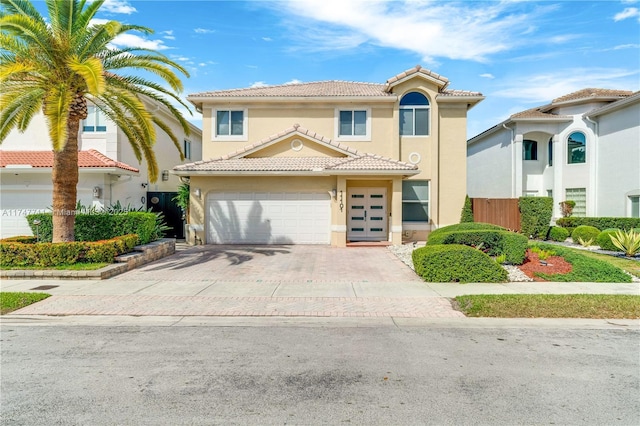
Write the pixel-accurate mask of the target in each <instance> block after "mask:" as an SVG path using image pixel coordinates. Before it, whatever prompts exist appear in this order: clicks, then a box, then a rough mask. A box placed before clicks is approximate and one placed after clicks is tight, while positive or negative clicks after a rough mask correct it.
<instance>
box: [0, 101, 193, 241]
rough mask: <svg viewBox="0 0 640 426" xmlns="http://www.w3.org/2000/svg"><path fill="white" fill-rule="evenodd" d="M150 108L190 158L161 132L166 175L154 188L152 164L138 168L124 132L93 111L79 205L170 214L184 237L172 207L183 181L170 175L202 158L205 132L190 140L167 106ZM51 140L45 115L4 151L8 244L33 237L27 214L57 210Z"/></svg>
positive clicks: (0, 207) (84, 129) (159, 154)
mask: <svg viewBox="0 0 640 426" xmlns="http://www.w3.org/2000/svg"><path fill="white" fill-rule="evenodd" d="M148 102H149V104H148V105H149V110H150V111H151V112H152V113H153V114H161V115H162V117H163V118H164V119H165V120H166V123H167V124H168V125H169V126H170V128H171V129H172V130H173V132H174V134H175V135H176V136H177V137H178V140H179V141H181V143H182V145H183V146H182V148H183V150H184V149H185V147H186V148H187V150H188V151H189V152H188V154H189V155H188V157H189V158H187V159H185V161H181V160H180V154H179V152H178V150H177V149H176V147H175V146H174V144H173V142H172V141H171V140H170V139H169V137H168V136H167V135H166V134H165V133H164V132H163V131H162V130H160V129H159V128H157V129H156V134H157V140H156V144H155V147H154V151H155V154H156V159H157V162H158V168H159V170H160V172H159V176H158V181H157V182H155V183H150V182H149V179H148V174H147V165H146V163H145V162H144V161H142V162H141V163H139V162H138V160H137V159H136V157H135V155H134V153H133V150H132V149H131V146H130V145H129V142H128V141H127V139H126V137H125V135H124V134H123V133H122V131H121V130H119V129H118V128H117V127H116V126H115V124H113V123H112V122H111V121H108V120H106V118H105V117H104V116H103V115H102V113H101V112H99V111H98V110H97V109H96V108H95V107H92V106H90V107H89V116H88V117H87V119H86V120H84V121H83V123H82V125H81V126H80V135H79V139H78V143H79V153H78V165H79V171H80V177H79V182H78V201H79V202H80V203H81V204H82V205H83V206H85V207H96V208H98V209H99V208H103V207H109V206H110V205H112V204H116V203H117V202H120V204H121V205H122V206H132V207H134V208H140V207H143V208H148V207H152V208H154V209H156V210H161V211H165V216H167V219H168V222H170V225H172V226H173V228H174V230H173V233H172V235H171V236H176V237H183V235H184V232H183V231H184V227H183V225H182V218H181V213H180V211H179V209H177V208H176V207H175V206H174V204H175V203H173V202H172V201H171V198H173V196H174V195H173V194H175V191H176V190H177V188H178V186H179V185H180V180H179V178H178V177H177V176H175V175H172V174H170V173H169V171H170V170H171V169H172V168H173V167H174V166H176V165H178V164H182V163H186V162H192V161H194V160H200V159H201V158H202V131H201V130H200V129H198V128H197V127H196V126H193V125H191V133H190V135H189V136H186V135H185V134H184V131H183V130H182V127H181V126H180V125H179V123H178V122H177V121H175V119H174V118H173V117H172V116H171V114H169V112H168V111H165V110H164V108H165V107H164V106H162V105H160V104H157V103H155V102H153V103H151V101H148ZM48 134H49V133H48V131H47V126H46V123H45V119H44V116H43V115H42V114H40V115H37V116H35V117H34V119H33V120H32V122H31V124H30V125H29V127H28V128H27V130H26V131H25V132H24V133H19V132H18V131H15V130H14V131H12V132H11V133H10V134H9V135H8V136H7V138H6V139H5V141H4V142H3V143H2V145H0V179H1V191H0V237H2V238H5V237H9V236H14V235H31V229H30V228H29V226H28V224H27V221H26V218H25V216H26V214H29V213H33V212H39V211H47V210H48V209H49V208H50V207H51V205H52V204H53V202H52V183H51V170H52V167H53V151H52V150H51V143H50V141H49V136H48ZM156 200H157V201H156ZM152 201H156V203H155V204H154V203H153V202H152Z"/></svg>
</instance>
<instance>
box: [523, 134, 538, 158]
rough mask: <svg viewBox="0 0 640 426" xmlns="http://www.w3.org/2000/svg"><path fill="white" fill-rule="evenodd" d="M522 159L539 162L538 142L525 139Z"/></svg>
mask: <svg viewBox="0 0 640 426" xmlns="http://www.w3.org/2000/svg"><path fill="white" fill-rule="evenodd" d="M522 159H523V160H537V159H538V142H536V141H532V140H529V139H525V140H524V141H522Z"/></svg>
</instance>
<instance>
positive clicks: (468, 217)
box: [460, 195, 473, 223]
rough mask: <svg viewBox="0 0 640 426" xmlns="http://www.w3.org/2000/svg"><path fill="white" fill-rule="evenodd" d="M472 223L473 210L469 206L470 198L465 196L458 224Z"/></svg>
mask: <svg viewBox="0 0 640 426" xmlns="http://www.w3.org/2000/svg"><path fill="white" fill-rule="evenodd" d="M471 222H473V208H472V205H471V198H469V196H468V195H467V196H466V197H465V199H464V206H463V207H462V214H461V215H460V223H471Z"/></svg>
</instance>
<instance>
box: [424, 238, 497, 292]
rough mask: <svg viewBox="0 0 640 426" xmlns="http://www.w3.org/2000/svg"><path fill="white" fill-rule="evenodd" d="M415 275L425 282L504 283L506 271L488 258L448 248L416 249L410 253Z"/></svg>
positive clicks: (468, 250)
mask: <svg viewBox="0 0 640 426" xmlns="http://www.w3.org/2000/svg"><path fill="white" fill-rule="evenodd" d="M412 259H413V265H414V267H415V270H416V273H417V274H418V275H419V276H420V277H422V279H424V280H425V281H428V282H443V283H448V282H460V283H469V282H505V281H507V271H505V270H504V268H502V267H501V266H500V265H498V264H497V263H496V262H494V261H493V259H491V258H490V257H489V256H488V255H487V254H485V253H483V252H481V251H480V250H476V249H474V248H471V247H467V246H463V245H458V244H450V245H434V246H425V247H421V248H418V249H416V250H414V251H413V253H412Z"/></svg>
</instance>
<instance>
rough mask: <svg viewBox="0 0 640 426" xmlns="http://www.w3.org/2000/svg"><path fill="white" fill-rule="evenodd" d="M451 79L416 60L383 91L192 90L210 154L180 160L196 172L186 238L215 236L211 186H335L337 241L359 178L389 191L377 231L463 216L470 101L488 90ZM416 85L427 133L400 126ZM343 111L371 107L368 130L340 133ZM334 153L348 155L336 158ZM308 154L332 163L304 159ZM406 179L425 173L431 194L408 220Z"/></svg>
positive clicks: (390, 233) (343, 240)
mask: <svg viewBox="0 0 640 426" xmlns="http://www.w3.org/2000/svg"><path fill="white" fill-rule="evenodd" d="M342 83H343V82H342ZM335 84H336V82H327V83H326V85H327V86H326V89H327V90H326V91H327V92H331V91H330V90H329V89H332V88H333V86H334V85H335ZM345 84H348V83H345ZM358 85H360V86H358ZM447 85H448V80H446V79H445V78H444V77H442V76H439V75H437V74H434V73H432V72H430V71H428V70H425V69H423V68H420V67H416V68H414V69H412V70H408V71H406V72H404V73H402V74H399V75H398V76H396V77H394V78H392V79H390V80H388V81H387V83H386V84H385V85H378V86H379V94H378V92H375V91H373V90H372V89H371V87H370V86H372V85H369V86H366V85H365V84H364V83H354V88H353V90H350V91H349V93H345V94H339V95H335V94H332V93H330V94H327V95H322V94H320V95H318V94H313V93H307V92H305V90H307V91H309V90H311V89H310V86H308V85H305V84H301V85H299V86H300V87H295V86H296V85H290V86H281V87H279V88H278V87H273V88H267V89H264V90H263V91H262V92H259V93H258V92H256V90H255V89H241V90H237V91H228V92H225V91H221V92H209V93H202V94H196V95H191V96H190V97H189V100H190V101H191V102H192V103H194V105H195V106H196V108H198V109H199V110H200V111H201V112H202V115H203V129H202V136H203V145H202V153H203V155H202V158H203V159H205V161H204V162H203V163H194V164H193V165H192V166H189V165H187V166H185V167H177V168H175V169H174V173H175V174H177V175H179V176H182V177H183V178H185V177H189V179H190V182H191V192H192V194H191V209H190V217H189V223H190V229H191V230H192V232H191V233H190V235H189V236H188V238H189V242H190V243H200V242H202V243H206V242H207V241H208V240H209V242H211V239H212V237H211V236H210V234H208V232H210V231H211V227H212V226H214V224H213V223H212V220H213V219H212V217H209V216H211V213H208V212H207V205H208V204H207V200H208V199H209V197H211V196H212V194H219V193H230V192H233V193H237V194H240V195H238V196H239V197H241V196H242V195H241V194H242V193H279V192H281V193H295V192H299V193H316V194H328V197H329V201H328V202H329V204H330V224H328V225H327V226H328V227H329V229H330V243H331V244H332V245H334V246H345V245H346V244H347V243H348V242H349V241H354V240H357V238H354V237H353V235H354V234H353V233H352V232H351V230H353V229H355V228H353V225H351V228H350V224H349V216H350V213H349V209H350V203H352V202H355V201H353V200H354V199H353V197H355V196H354V195H353V194H354V193H355V192H357V190H356V189H357V188H360V189H361V188H374V189H376V190H379V191H380V192H381V194H384V198H382V199H383V200H384V205H383V206H382V207H381V206H378V207H377V208H379V209H380V210H381V211H384V213H385V219H384V220H382V221H380V218H377V219H378V220H379V221H380V222H384V224H383V225H379V224H378V225H377V226H378V227H377V228H375V229H378V230H380V229H384V231H381V232H380V234H379V236H378V237H376V239H378V240H380V241H388V242H390V243H392V244H401V243H402V242H403V241H415V240H424V239H425V238H426V236H427V234H428V232H430V231H431V230H432V229H435V228H437V227H440V226H445V225H449V224H452V223H457V222H458V221H459V218H460V211H461V208H462V205H463V202H464V197H465V195H466V117H467V111H468V109H469V108H470V107H472V106H473V105H475V104H476V103H478V102H479V101H481V100H482V99H483V97H482V95H481V94H479V93H476V92H461V91H447V90H446V86H447ZM374 89H377V86H376V87H374ZM358 90H360V91H361V92H363V93H359V92H358ZM279 91H280V92H279ZM411 92H418V93H420V94H422V95H424V96H425V97H426V99H427V100H428V127H429V128H428V132H427V134H426V135H422V136H413V135H411V136H401V135H400V134H401V131H400V120H401V106H400V101H401V99H402V97H403V96H404V95H405V94H407V93H411ZM405 108H406V107H405ZM218 111H241V112H242V117H243V130H242V134H240V135H235V136H224V135H219V134H217V130H216V129H217V127H216V118H217V112H218ZM340 111H364V112H365V113H366V132H365V134H362V135H360V136H341V135H340V130H339V128H340V126H339V124H340V123H339V117H340ZM369 154H371V155H369ZM327 157H330V158H331V159H335V160H337V161H338V162H340V160H341V159H344V160H345V162H344V164H340V165H335V164H334V163H333V162H332V161H331V160H327ZM365 157H366V158H365ZM206 159H211V160H210V161H209V162H207V161H206ZM270 159H272V160H270ZM323 159H324V160H323ZM288 161H290V162H291V167H288V166H287V162H288ZM305 162H308V163H309V164H311V163H314V162H319V163H322V164H325V166H323V167H311V168H308V169H305V168H304V167H303V166H298V165H299V164H303V163H304V164H306V163H305ZM271 163H274V164H276V163H277V164H283V166H282V167H280V168H277V167H275V166H273V165H272V164H271ZM249 164H250V166H249ZM314 164H315V163H314ZM326 164H329V165H328V166H327V165H326ZM408 180H415V181H421V182H427V183H426V184H425V185H428V186H427V188H428V199H426V200H419V202H420V203H421V205H425V206H426V205H427V204H428V207H425V208H428V220H424V221H403V205H406V203H407V202H408V200H406V199H405V200H404V203H403V181H408ZM213 196H215V195H213ZM350 197H351V198H350ZM381 197H382V196H381ZM405 198H406V197H405ZM351 213H353V212H351ZM227 214H228V212H227ZM208 235H209V237H208Z"/></svg>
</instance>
